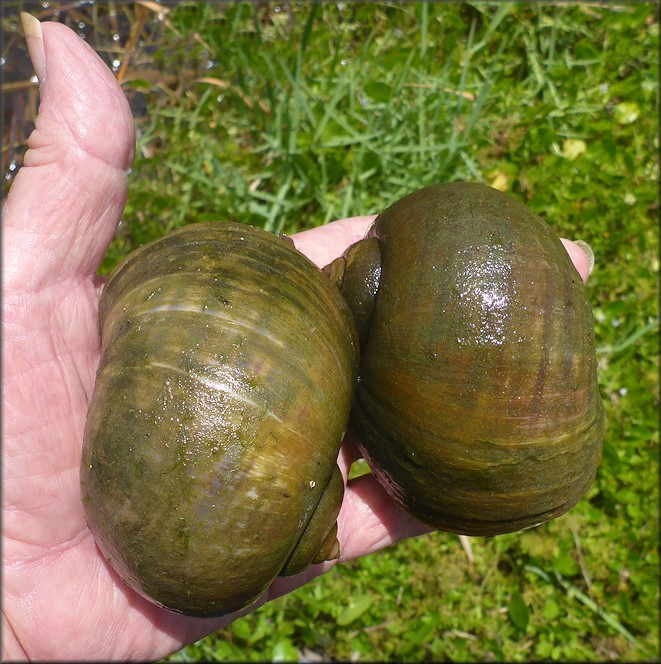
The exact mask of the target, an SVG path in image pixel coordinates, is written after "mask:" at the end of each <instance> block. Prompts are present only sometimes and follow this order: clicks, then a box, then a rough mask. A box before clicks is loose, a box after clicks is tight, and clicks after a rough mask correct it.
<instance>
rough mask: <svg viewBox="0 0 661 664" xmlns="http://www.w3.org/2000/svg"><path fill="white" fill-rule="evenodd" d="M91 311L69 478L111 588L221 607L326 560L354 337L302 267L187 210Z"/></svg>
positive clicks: (136, 255) (307, 266) (263, 242)
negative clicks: (94, 344) (75, 466)
mask: <svg viewBox="0 0 661 664" xmlns="http://www.w3.org/2000/svg"><path fill="white" fill-rule="evenodd" d="M99 320H100V329H101V338H102V352H101V362H100V366H99V369H98V373H97V378H96V385H95V389H94V394H93V397H92V400H91V404H90V407H89V413H88V419H87V426H86V432H85V441H84V447H83V456H82V465H81V485H82V491H83V501H84V505H85V510H86V515H87V520H88V524H89V527H90V529H91V530H92V532H93V533H94V535H95V538H96V541H97V543H98V545H99V547H100V549H101V551H102V552H103V554H104V555H105V557H106V558H107V560H108V561H109V562H110V564H111V565H112V567H114V569H115V570H116V571H117V572H118V573H119V575H120V577H121V578H122V579H123V580H124V581H125V582H126V583H127V584H128V585H130V586H132V587H133V588H134V589H135V590H137V591H138V592H139V593H141V594H142V595H143V596H145V597H147V598H149V599H150V600H152V601H153V602H155V603H157V604H160V605H161V606H164V607H166V608H168V609H171V610H173V611H177V612H181V613H186V614H190V615H198V616H213V615H221V614H226V613H229V612H232V611H235V610H237V609H240V608H242V607H244V606H246V605H248V604H250V603H251V602H253V601H254V600H255V599H257V598H258V597H259V596H260V595H261V594H262V593H263V591H264V590H265V589H266V588H268V586H269V585H270V584H271V582H272V581H273V579H274V577H276V575H278V574H287V575H288V574H294V573H296V572H298V571H300V570H301V569H304V568H305V567H307V566H308V565H309V564H310V563H311V562H319V561H321V560H324V559H326V558H327V557H331V558H332V557H337V555H338V553H339V551H338V545H337V540H336V537H335V529H336V525H335V520H336V517H337V512H338V510H339V507H340V502H341V499H342V493H343V490H344V485H343V482H342V478H341V476H340V473H339V469H338V468H337V464H336V462H337V455H338V450H339V447H340V443H341V441H342V438H343V435H344V432H345V430H346V427H347V422H348V414H349V409H350V403H351V397H352V391H353V386H354V383H355V371H356V366H357V361H358V358H357V354H358V342H357V337H356V333H355V328H354V325H353V322H352V319H351V314H350V312H349V309H348V308H347V306H346V304H345V303H344V301H343V299H342V297H341V296H340V294H339V292H338V291H337V289H335V288H334V287H332V286H331V285H330V284H329V283H328V281H327V280H326V279H325V278H324V277H323V275H322V274H321V272H320V271H319V270H318V269H317V268H316V266H314V265H313V264H312V263H311V262H310V261H308V259H306V258H305V257H304V256H303V255H302V254H300V253H299V252H298V251H297V250H296V249H295V248H294V247H293V246H292V245H291V244H290V243H288V242H284V241H282V240H280V239H278V238H276V237H275V236H273V235H271V234H269V233H266V232H264V231H261V230H258V229H255V228H251V227H249V226H245V225H242V224H230V223H227V224H226V223H210V224H197V225H190V226H186V227H184V228H182V229H180V230H178V231H175V232H173V233H171V234H170V235H168V236H166V237H165V238H163V239H160V240H157V241H155V242H152V243H150V244H148V245H145V246H143V247H141V248H140V249H138V250H137V251H135V252H133V253H132V254H130V255H129V256H128V257H127V258H126V259H125V260H124V261H123V262H122V263H121V264H120V265H118V267H117V268H116V269H115V271H114V272H113V274H112V275H111V276H110V279H109V281H108V283H107V285H106V286H105V289H104V291H103V296H102V299H101V304H100V314H99ZM328 487H330V489H329V490H328V491H326V489H327V488H328ZM306 527H307V530H306ZM304 533H305V534H304ZM297 545H298V546H297Z"/></svg>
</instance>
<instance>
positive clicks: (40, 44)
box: [21, 12, 46, 84]
mask: <svg viewBox="0 0 661 664" xmlns="http://www.w3.org/2000/svg"><path fill="white" fill-rule="evenodd" d="M21 23H22V24H23V32H24V33H25V40H26V41H27V43H28V52H29V53H30V60H32V66H33V67H34V71H35V73H36V74H37V78H38V79H39V84H42V83H43V82H44V81H45V80H46V51H45V50H44V37H43V34H42V32H41V23H39V19H37V18H35V17H34V16H32V14H28V13H27V12H21Z"/></svg>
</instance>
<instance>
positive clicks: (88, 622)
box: [2, 19, 587, 660]
mask: <svg viewBox="0 0 661 664" xmlns="http://www.w3.org/2000/svg"><path fill="white" fill-rule="evenodd" d="M26 33H27V34H28V43H29V47H30V53H31V56H32V59H33V63H34V65H35V69H36V71H37V74H38V76H39V78H40V81H41V106H40V109H39V116H38V119H37V123H36V128H35V131H34V133H33V134H32V136H31V137H30V141H29V150H28V152H27V153H26V155H25V160H24V166H23V168H22V169H21V170H20V172H19V173H18V175H17V177H16V180H15V182H14V184H13V187H12V189H11V191H10V194H9V197H8V199H7V203H6V206H5V209H4V214H3V266H4V273H3V330H4V343H3V369H4V371H3V414H2V415H3V417H2V420H3V423H4V434H5V435H4V446H3V464H2V465H3V487H4V501H3V545H4V556H3V609H4V611H3V637H4V639H3V650H4V652H3V656H4V657H5V659H23V658H30V659H54V658H58V659H59V658H61V659H67V660H79V659H86V660H90V659H99V660H109V659H125V660H129V659H140V660H154V659H159V658H161V657H163V656H165V655H167V654H168V653H170V652H173V651H175V650H177V649H179V648H181V647H182V646H184V645H186V644H187V643H191V642H193V641H196V640H198V639H200V638H202V637H203V636H205V635H206V634H208V633H210V632H212V631H215V630H216V629H218V628H220V627H222V626H223V625H226V624H228V623H230V622H231V621H232V620H234V619H235V618H236V617H238V615H244V614H245V613H248V612H249V611H251V610H253V609H254V608H256V606H259V605H260V604H263V603H264V602H265V601H268V600H269V599H272V598H274V597H277V596H279V595H282V594H284V593H286V592H289V591H291V590H293V589H294V588H296V587H299V586H300V585H303V584H304V583H306V582H307V581H309V580H310V579H312V578H314V577H315V576H318V575H319V574H321V573H323V572H325V571H326V570H328V569H329V568H330V567H331V566H332V565H333V564H334V563H323V564H321V565H314V566H312V567H310V568H309V569H308V570H307V571H305V572H304V573H302V574H300V575H298V576H296V577H292V578H289V579H278V580H276V581H275V582H274V584H273V585H272V587H271V588H270V590H269V591H268V592H267V593H266V595H265V596H264V597H263V598H262V599H261V600H260V601H259V602H258V603H257V604H256V605H255V606H253V607H250V608H249V609H246V610H244V611H242V612H240V613H239V614H234V615H230V616H225V617H222V618H217V619H200V618H190V617H186V616H180V615H177V614H174V613H171V612H168V611H166V610H164V609H161V608H159V607H157V606H155V605H153V604H151V603H150V602H148V601H146V600H144V599H143V598H141V597H140V596H138V595H137V594H136V593H134V592H133V591H132V590H130V589H129V588H128V587H126V586H125V585H124V584H122V583H121V581H120V580H119V578H118V576H117V575H116V574H115V573H114V571H113V570H112V569H111V568H110V567H109V566H108V565H107V563H106V562H105V561H104V559H103V557H102V556H101V554H100V553H99V551H98V549H97V548H96V546H95V543H94V539H93V537H92V535H91V533H90V532H89V530H88V529H87V527H86V524H85V515H84V511H83V507H82V504H81V500H80V488H79V464H80V453H81V446H82V438H83V430H84V425H85V417H86V412H87V406H88V403H89V399H90V396H91V394H92V390H93V387H94V378H95V373H96V368H97V364H98V360H99V350H100V347H99V332H98V325H97V313H98V302H99V297H100V293H101V289H102V282H101V280H99V279H98V278H97V276H96V271H97V268H98V266H99V264H100V262H101V260H102V258H103V255H104V253H105V251H106V249H107V247H108V244H109V243H110V241H111V239H112V237H113V235H114V233H115V230H116V228H117V225H118V223H119V219H120V215H121V213H122V210H123V208H124V204H125V202H126V196H127V175H128V171H129V168H130V165H131V163H132V160H133V149H134V135H133V121H132V118H131V113H130V109H129V107H128V104H127V102H126V99H125V97H124V95H123V93H122V91H121V89H120V88H119V86H118V85H117V83H116V81H115V79H114V77H113V76H112V74H111V72H110V71H109V70H108V69H107V68H106V66H105V65H104V64H103V62H102V61H101V60H100V59H99V58H98V56H97V55H96V54H95V53H94V52H93V51H92V50H91V48H90V47H89V46H88V45H87V44H86V43H85V42H84V41H82V40H81V39H80V38H79V37H77V36H76V35H75V33H73V32H72V31H71V30H69V29H68V28H66V27H64V26H63V25H60V24H57V23H46V24H43V26H40V25H39V24H38V23H37V22H36V20H34V19H33V20H32V21H28V22H27V24H26ZM371 219H372V218H369V217H362V218H356V219H349V220H343V221H340V222H336V223H334V224H330V225H328V226H325V227H323V228H319V229H315V230H312V231H306V232H304V233H300V234H298V235H296V236H293V239H294V241H295V244H296V245H297V246H298V247H299V249H301V251H303V252H304V253H305V254H307V255H308V256H309V257H310V258H312V259H313V260H314V261H315V262H316V263H317V264H318V265H323V264H326V263H328V262H330V260H331V259H332V258H335V257H336V256H337V255H339V254H340V253H341V252H342V251H343V250H344V248H345V247H346V246H348V245H349V244H350V243H351V242H353V241H354V240H356V239H359V238H360V237H362V235H363V233H364V231H365V230H366V228H367V226H368V225H369V223H370V222H371ZM568 246H569V247H570V250H571V251H573V250H574V249H572V246H570V245H568ZM574 248H575V250H576V259H577V260H578V261H579V262H581V266H580V267H579V270H582V275H583V277H584V279H585V278H587V259H586V258H585V256H584V255H583V254H582V252H581V251H580V249H579V248H576V247H574ZM357 456H358V453H357V451H356V448H355V445H354V443H353V442H352V441H351V440H350V439H347V440H346V441H345V443H344V444H343V447H342V450H341V453H340V458H339V465H340V467H341V470H342V471H343V473H344V475H345V477H346V473H347V471H348V468H349V466H350V464H351V462H352V461H353V460H354V459H355V458H357ZM338 526H339V527H338V538H339V541H340V545H341V548H342V555H341V558H340V562H342V561H347V560H351V559H353V558H357V557H359V556H362V555H365V554H368V553H370V552H373V551H376V550H378V549H380V548H383V547H385V546H388V545H389V544H391V543H393V542H396V541H398V540H400V539H402V538H405V537H408V536H414V535H418V534H422V533H424V532H427V531H428V530H429V528H427V527H426V526H423V525H421V524H420V523H418V522H417V521H415V520H413V519H412V518H410V517H408V516H407V515H405V514H404V513H403V512H401V511H400V510H399V509H397V508H396V507H395V506H394V504H393V503H392V502H391V501H390V499H389V498H388V497H387V496H386V494H385V493H384V492H383V490H382V489H381V488H380V487H379V486H378V484H376V482H375V480H374V478H373V477H371V476H364V477H361V478H359V479H357V480H354V481H352V482H350V483H349V484H348V487H347V491H346V494H345V499H344V503H343V506H342V511H341V513H340V516H339V519H338Z"/></svg>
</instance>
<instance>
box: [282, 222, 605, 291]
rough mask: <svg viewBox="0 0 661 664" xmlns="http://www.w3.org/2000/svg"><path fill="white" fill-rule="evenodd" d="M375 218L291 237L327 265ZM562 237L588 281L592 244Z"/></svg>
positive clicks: (584, 280)
mask: <svg viewBox="0 0 661 664" xmlns="http://www.w3.org/2000/svg"><path fill="white" fill-rule="evenodd" d="M375 219H376V215H372V216H364V217H350V218H348V219H341V220H339V221H333V222H331V223H329V224H326V225H325V226H320V227H319V228H312V229H310V230H307V231H302V232H301V233H296V234H294V235H292V236H291V239H292V240H293V241H294V244H295V246H296V248H297V249H298V250H299V251H301V252H302V253H304V254H305V255H306V256H307V257H308V258H309V259H310V260H312V261H313V262H314V263H316V265H318V266H319V267H324V266H325V265H328V263H330V262H331V261H332V260H333V259H335V258H337V257H338V256H340V255H342V253H343V252H344V250H345V249H346V248H347V247H348V246H349V245H351V244H353V243H354V242H357V241H358V240H361V239H362V238H363V237H365V233H366V232H367V229H368V228H369V227H370V225H371V224H372V222H373V221H374V220H375ZM561 241H562V244H563V245H564V247H565V249H566V250H567V253H568V254H569V257H570V258H571V260H572V262H573V263H574V267H575V268H576V269H577V270H578V273H579V274H580V275H581V279H583V282H584V283H585V282H587V280H588V277H589V276H590V273H591V272H592V268H593V267H594V254H593V253H592V250H591V249H590V247H589V245H588V244H587V243H585V242H583V241H581V240H577V241H576V242H573V241H571V240H567V239H565V238H561Z"/></svg>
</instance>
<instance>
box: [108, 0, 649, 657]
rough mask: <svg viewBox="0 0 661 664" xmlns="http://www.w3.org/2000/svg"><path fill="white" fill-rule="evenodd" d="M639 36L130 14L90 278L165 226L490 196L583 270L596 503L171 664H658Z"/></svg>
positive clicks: (611, 16) (299, 8) (298, 220)
mask: <svg viewBox="0 0 661 664" xmlns="http://www.w3.org/2000/svg"><path fill="white" fill-rule="evenodd" d="M122 11H123V12H124V16H125V17H126V20H127V21H128V22H131V21H135V20H136V15H138V14H139V12H140V11H144V10H141V9H140V7H139V6H137V5H135V6H133V5H129V6H126V7H122ZM657 18H658V17H657V15H656V13H655V6H654V5H653V4H652V3H622V4H621V5H615V4H612V5H603V6H599V5H598V4H597V3H583V4H558V5H552V4H544V3H542V4H507V3H467V4H447V3H437V4H434V3H423V4H412V3H410V4H409V3H402V4H396V3H349V2H345V3H324V4H319V5H312V4H310V3H293V4H291V5H289V4H287V3H282V5H276V4H275V3H271V4H269V5H266V6H260V7H259V8H257V7H256V6H255V5H253V4H238V5H234V6H231V7H230V6H228V5H226V4H206V3H199V4H195V3H179V4H177V5H175V6H173V7H172V8H171V11H169V13H168V14H167V16H166V18H165V21H164V22H160V23H159V22H158V21H157V20H156V19H155V18H154V17H153V16H152V15H151V14H150V15H149V21H148V23H147V29H146V31H145V35H146V36H145V40H146V44H147V46H148V47H149V48H150V49H151V52H150V53H149V54H147V52H146V50H147V49H146V47H143V48H142V50H141V49H140V48H138V51H137V52H136V53H135V54H134V55H133V56H132V61H131V66H130V67H129V69H128V71H129V73H130V74H131V77H132V80H130V81H129V82H127V83H125V84H124V86H125V89H126V90H127V93H131V94H133V93H135V92H136V91H139V92H140V93H141V94H144V95H145V100H146V104H147V115H145V116H140V117H138V118H137V120H136V121H137V127H138V150H137V160H136V165H135V168H134V170H133V176H132V179H131V191H130V198H129V203H128V205H127V208H126V211H125V214H124V218H123V224H122V226H121V228H120V231H119V232H118V235H117V237H116V239H115V241H114V242H113V244H112V246H111V248H110V250H109V252H108V256H107V257H106V260H105V262H104V266H103V269H104V271H107V270H109V269H110V268H111V267H112V265H114V264H115V263H116V261H117V260H118V259H119V258H120V257H121V256H123V255H124V254H126V253H127V252H128V251H130V250H131V249H133V248H135V247H137V246H138V245H140V244H141V243H143V242H145V241H148V240H150V239H152V238H155V237H158V236H160V235H162V234H163V233H165V232H167V231H169V230H171V229H172V228H175V227H177V226H179V225H182V224H184V223H190V222H194V221H201V220H209V219H228V220H229V219H231V220H236V221H242V222H245V223H249V224H253V225H257V226H261V227H264V228H267V229H268V230H271V231H273V232H279V231H285V232H287V233H291V232H294V231H296V230H299V229H304V228H309V227H313V226H317V225H320V224H324V223H326V222H328V221H330V220H332V219H336V218H341V217H343V216H349V215H356V214H366V213H376V212H378V211H380V210H381V209H383V208H384V207H385V206H386V205H387V204H389V203H390V202H392V201H394V200H395V199H396V198H398V197H399V196H401V195H403V194H404V193H407V192H409V191H412V190H414V189H417V188H419V187H421V186H423V185H425V184H429V183H432V182H439V181H449V180H456V179H470V180H475V181H480V182H485V183H490V184H496V185H497V186H499V187H500V188H506V189H507V190H508V192H509V193H510V194H511V195H512V196H514V197H516V198H518V199H520V200H522V201H524V202H526V203H527V204H528V205H530V206H531V207H532V208H533V209H534V210H536V211H537V212H539V213H540V214H541V215H542V216H543V217H544V218H545V219H546V220H547V221H548V222H549V224H550V225H551V226H552V227H553V229H554V230H555V231H556V232H557V233H558V234H559V235H562V236H566V237H572V238H574V239H582V240H585V241H587V242H588V243H589V244H590V245H591V247H592V248H593V250H594V252H595V254H596V259H597V265H596V268H595V271H594V272H593V274H592V276H591V279H590V283H589V288H588V292H589V297H590V301H591V303H592V305H593V310H594V315H595V325H596V338H597V346H598V350H597V352H598V359H599V380H600V386H601V391H602V396H603V399H604V403H605V407H606V414H607V420H608V429H607V436H606V440H605V444H604V452H603V458H602V463H601V466H600V469H599V472H598V475H597V479H596V481H595V483H594V485H593V486H592V488H591V489H590V491H589V493H588V495H587V497H586V498H585V499H584V500H583V501H581V503H580V504H579V505H578V506H577V507H576V508H575V509H574V510H572V511H571V512H570V513H569V514H567V515H566V516H563V517H561V518H559V519H557V520H556V521H553V522H551V523H549V524H545V525H542V526H539V527H537V528H535V529H532V530H529V531H525V532H523V533H515V534H511V535H504V536H499V537H494V538H474V539H472V540H471V543H472V549H473V554H474V561H473V562H472V563H471V562H469V561H468V559H467V556H466V554H465V552H464V550H463V549H462V547H461V544H460V541H459V539H458V538H457V537H455V536H453V535H450V534H446V533H435V534H433V535H430V536H426V537H423V538H419V539H416V540H409V541H406V542H402V543H399V544H398V545H396V546H393V547H391V548H390V549H388V550H387V551H384V552H381V553H379V554H375V555H372V556H369V557H367V558H364V559H362V560H359V561H355V562H353V563H350V564H346V565H343V566H339V567H337V568H336V569H334V570H333V571H331V572H330V573H329V574H327V575H325V576H324V577H323V578H320V579H317V580H316V581H314V582H313V583H311V584H309V585H308V586H306V587H304V588H302V589H300V590H299V591H297V592H295V593H292V594H291V595H289V596H287V597H284V598H281V599H279V600H276V601H274V602H272V603H270V604H268V605H267V606H265V607H263V608H261V609H259V610H258V611H256V612H255V613H253V614H251V615H250V616H248V617H246V618H244V619H242V620H239V621H236V622H235V623H233V624H232V625H231V626H229V627H227V628H226V629H224V630H222V631H220V632H218V633H216V634H214V635H212V636H210V637H208V638H207V639H204V640H202V641H200V642H198V643H197V644H195V645H192V646H189V647H187V648H185V649H184V650H183V651H181V652H179V653H177V654H175V655H173V656H172V657H170V658H169V659H168V661H201V660H206V661H210V660H214V661H215V660H283V659H284V660H296V659H297V658H299V657H302V656H303V655H302V653H306V652H308V653H309V652H310V651H313V652H316V653H319V654H321V655H322V656H323V658H324V659H330V658H337V659H350V658H356V659H367V660H374V659H384V660H386V659H393V660H398V661H402V660H416V661H417V660H442V659H451V660H457V661H458V660H462V661H463V660H473V661H475V660H477V661H484V660H491V659H494V660H499V661H502V660H524V661H526V660H530V659H548V660H558V661H604V660H624V661H647V660H652V659H658V658H659V609H658V606H659V560H658V544H659V496H658V480H659V475H658V466H659V427H658V405H659V389H658V372H659V348H658V295H659V293H658V276H659V274H658V273H659V258H658V227H657V218H658V211H659V192H658V185H657V181H658V175H659V173H658V151H659V139H658V136H659V127H658V120H657V118H658V112H659V98H658V55H659V25H658V21H657ZM111 57H114V56H111ZM118 57H120V59H121V57H122V56H121V53H119V55H118ZM148 69H149V70H152V71H155V72H156V74H155V75H153V74H152V75H149V76H147V75H146V74H144V73H142V74H141V72H145V71H146V70H148ZM186 72H191V73H186ZM167 75H169V76H170V77H172V75H174V79H173V80H170V79H167V78H166V76H167ZM200 76H204V77H206V78H207V79H215V80H211V81H207V82H204V81H196V78H198V77H200ZM155 81H156V82H155Z"/></svg>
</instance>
